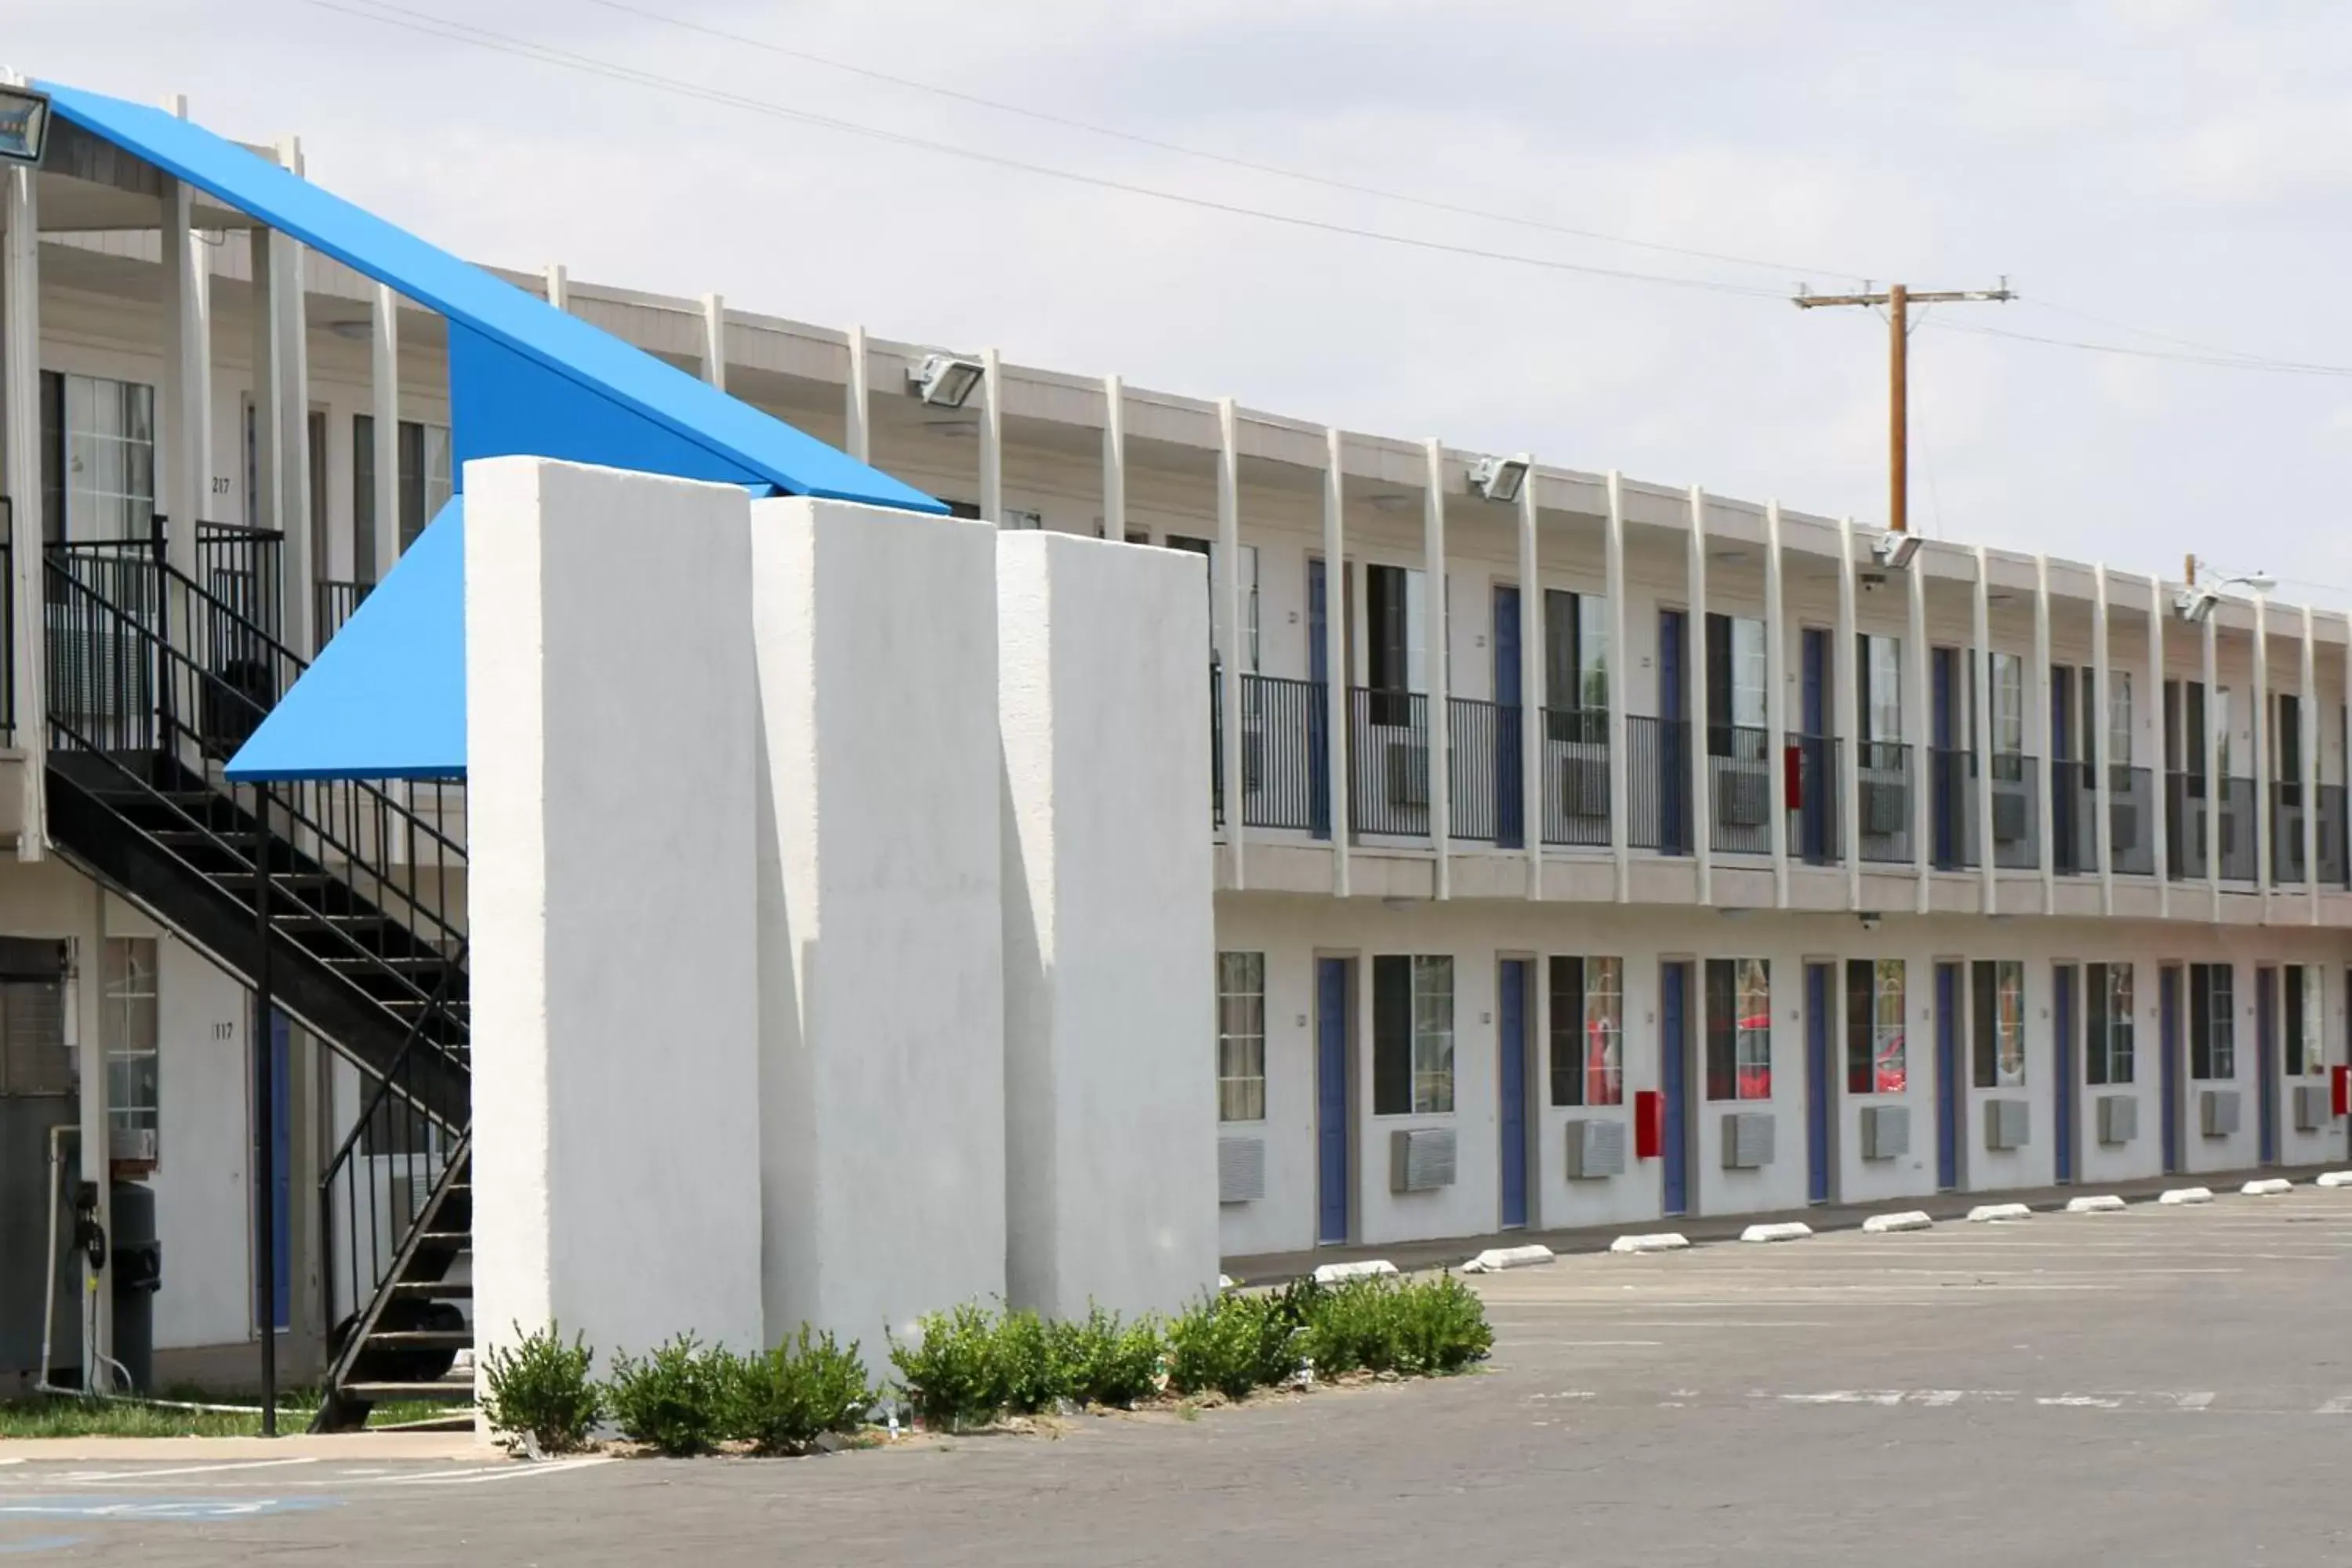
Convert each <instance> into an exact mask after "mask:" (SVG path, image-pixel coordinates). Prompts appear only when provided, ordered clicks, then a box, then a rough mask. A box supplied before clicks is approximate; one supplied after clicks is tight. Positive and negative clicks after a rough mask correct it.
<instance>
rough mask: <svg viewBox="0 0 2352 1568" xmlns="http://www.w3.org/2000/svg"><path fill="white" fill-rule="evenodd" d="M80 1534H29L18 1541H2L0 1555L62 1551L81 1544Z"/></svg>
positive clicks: (0, 1542)
mask: <svg viewBox="0 0 2352 1568" xmlns="http://www.w3.org/2000/svg"><path fill="white" fill-rule="evenodd" d="M81 1542H82V1538H81V1537H80V1536H79V1535H27V1536H24V1537H21V1538H19V1539H17V1540H16V1541H0V1557H5V1556H8V1555H9V1554H11V1553H12V1552H15V1553H21V1552H62V1551H64V1550H65V1549H66V1548H67V1547H68V1546H79V1545H80V1544H81Z"/></svg>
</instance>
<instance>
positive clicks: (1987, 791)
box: [1969, 544, 2000, 914]
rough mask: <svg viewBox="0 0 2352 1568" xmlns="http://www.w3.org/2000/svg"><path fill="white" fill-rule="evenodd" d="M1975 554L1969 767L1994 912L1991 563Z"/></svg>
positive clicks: (1980, 857) (1982, 874)
mask: <svg viewBox="0 0 2352 1568" xmlns="http://www.w3.org/2000/svg"><path fill="white" fill-rule="evenodd" d="M1976 558H1977V580H1976V644H1977V646H1976V656H1975V659H1974V663H1975V666H1976V679H1977V701H1976V710H1977V714H1976V734H1975V736H1974V738H1973V740H1972V741H1971V742H1970V744H1971V745H1972V746H1973V748H1974V750H1975V752H1976V757H1975V765H1974V766H1973V767H1972V768H1970V769H1969V772H1970V773H1973V774H1974V775H1975V777H1974V778H1973V779H1971V780H1970V781H1969V782H1970V784H1972V785H1973V787H1974V788H1975V790H1976V807H1977V874H1978V876H1979V879H1981V881H1982V882H1983V885H1984V912H1985V913H1987V914H1993V913H1996V912H1998V911H1999V910H2000V879H1999V878H1998V877H1997V876H1996V875H1995V868H1994V865H1993V861H1994V860H1995V859H1996V858H1997V857H1996V856H1995V855H1994V853H1993V843H1992V577H1991V573H1992V563H1991V558H1990V556H1989V555H1988V554H1987V552H1986V551H1985V547H1984V546H1983V545H1981V544H1979V545H1978V546H1977V549H1976Z"/></svg>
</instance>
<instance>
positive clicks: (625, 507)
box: [466, 458, 763, 1354]
mask: <svg viewBox="0 0 2352 1568" xmlns="http://www.w3.org/2000/svg"><path fill="white" fill-rule="evenodd" d="M466 490H467V518H466V576H467V599H466V620H467V626H466V636H467V751H468V763H467V766H468V774H469V784H470V795H471V809H472V813H473V820H474V826H475V832H474V835H473V847H472V867H471V869H472V877H473V881H472V888H471V893H472V917H473V918H472V938H471V940H472V953H471V965H470V967H471V971H472V974H473V1026H474V1028H473V1037H474V1058H473V1060H474V1106H475V1112H474V1139H475V1154H474V1173H473V1174H474V1189H475V1202H474V1226H475V1229H474V1237H475V1243H476V1256H477V1259H478V1264H477V1268H476V1270H475V1289H476V1293H477V1294H476V1314H477V1321H478V1322H480V1323H481V1324H482V1325H483V1329H484V1332H485V1335H486V1337H487V1339H488V1341H489V1342H493V1343H495V1342H498V1341H499V1340H501V1339H504V1338H506V1337H508V1336H509V1335H510V1334H511V1333H512V1332H513V1329H512V1326H511V1325H513V1324H515V1323H517V1322H520V1324H521V1325H522V1326H523V1328H525V1329H526V1330H528V1329H530V1328H534V1327H537V1326H539V1325H541V1324H543V1323H545V1322H547V1321H549V1320H551V1319H553V1320H558V1321H561V1322H562V1324H563V1326H564V1328H565V1330H566V1331H567V1332H568V1331H573V1330H577V1331H583V1332H585V1334H586V1335H587V1337H588V1339H589V1342H591V1343H592V1344H593V1345H595V1346H597V1347H598V1348H599V1350H600V1351H602V1352H604V1353H607V1354H609V1353H610V1352H613V1351H614V1350H616V1349H623V1348H625V1349H628V1350H632V1351H638V1352H642V1351H644V1350H646V1349H647V1348H649V1347H651V1346H652V1345H654V1344H656V1343H657V1342H660V1341H662V1340H665V1339H667V1338H668V1337H669V1336H670V1335H672V1334H675V1333H678V1332H681V1331H692V1332H695V1333H697V1334H699V1335H700V1336H701V1337H702V1338H703V1339H704V1340H705V1341H707V1342H716V1343H720V1344H727V1345H731V1346H736V1347H739V1348H751V1347H753V1346H756V1345H758V1344H759V1343H760V1342H761V1340H762V1338H763V1335H762V1331H761V1303H760V1269H759V1252H758V1248H757V1247H756V1245H755V1244H754V1242H753V1239H752V1238H754V1237H757V1236H758V1235H759V1230H760V1184H759V1160H760V1121H759V1064H758V1057H757V1052H756V1048H755V1047H756V1043H757V1038H758V1013H757V1004H758V979H757V970H756V963H757V948H756V942H755V939H756V934H757V933H756V914H757V903H756V883H755V879H754V870H755V865H754V858H753V854H752V848H753V844H754V828H755V813H754V806H753V756H752V742H753V737H754V735H755V733H756V708H755V693H754V689H753V684H752V644H751V596H750V594H749V593H748V592H747V588H746V584H748V582H749V580H750V573H751V542H750V531H749V521H750V518H749V509H750V502H749V500H748V499H747V498H746V497H745V495H744V492H743V491H742V490H741V489H737V488H734V487H730V486H724V485H701V484H691V483H688V482H685V481H682V480H676V479H660V478H655V477H651V476H647V475H642V474H624V473H620V472H617V471H614V470H610V469H598V468H582V467H577V466H573V465H569V464H562V463H551V462H545V461H541V460H539V459H534V458H501V459H498V460H495V461H490V462H484V463H478V464H473V465H469V466H468V468H467V476H466ZM622 747H625V749H626V752H627V753H628V754H629V755H631V756H632V757H635V758H637V759H640V760H643V761H644V762H646V763H647V764H648V766H647V767H645V768H640V767H635V766H632V767H615V766H614V765H612V764H613V759H614V754H615V749H616V748H622ZM649 777H650V778H652V779H658V780H659V781H661V783H660V784H659V785H658V787H649Z"/></svg>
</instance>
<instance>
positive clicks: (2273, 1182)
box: [2238, 1176, 2294, 1198]
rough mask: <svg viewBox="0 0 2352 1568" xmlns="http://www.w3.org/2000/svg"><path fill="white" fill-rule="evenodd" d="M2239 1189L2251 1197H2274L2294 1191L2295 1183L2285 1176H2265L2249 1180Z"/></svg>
mask: <svg viewBox="0 0 2352 1568" xmlns="http://www.w3.org/2000/svg"><path fill="white" fill-rule="evenodd" d="M2238 1191H2240V1192H2242V1193H2243V1194H2246V1196H2248V1197H2250V1198H2274V1197H2276V1196H2278V1195H2279V1194H2281V1193H2291V1192H2293V1191H2294V1183H2293V1182H2290V1181H2288V1180H2287V1179H2286V1178H2285V1177H2284V1176H2264V1177H2263V1178H2262V1179H2261V1180H2260V1181H2254V1182H2248V1183H2247V1184H2245V1185H2244V1186H2242V1187H2240V1188H2239V1189H2238Z"/></svg>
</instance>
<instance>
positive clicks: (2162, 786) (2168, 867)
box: [2043, 576, 2172, 918]
mask: <svg viewBox="0 0 2352 1568" xmlns="http://www.w3.org/2000/svg"><path fill="white" fill-rule="evenodd" d="M2164 616H2165V593H2164V579H2163V578H2162V577H2161V576H2157V577H2152V578H2150V579H2149V580H2148V584H2147V700H2148V701H2149V702H2150V703H2152V704H2154V707H2153V708H2152V709H2150V710H2149V711H2151V712H2153V713H2154V714H2155V715H2156V725H2155V729H2156V761H2155V763H2153V764H2152V765H2151V766H2150V767H2149V769H2148V776H2149V777H2150V778H2151V779H2153V780H2155V781H2156V810H2155V812H2154V814H2153V816H2154V820H2155V823H2156V912H2157V914H2158V917H2159V918H2161V917H2167V916H2169V915H2170V914H2171V913H2172V780H2171V778H2170V777H2169V775H2168V766H2169V761H2168V758H2167V757H2166V756H2165V754H2164ZM2043 662H2044V663H2047V662H2048V660H2046V659H2045V660H2044V661H2043ZM2137 716H2138V715H2137V710H2136V711H2135V713H2134V720H2135V721H2137Z"/></svg>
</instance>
